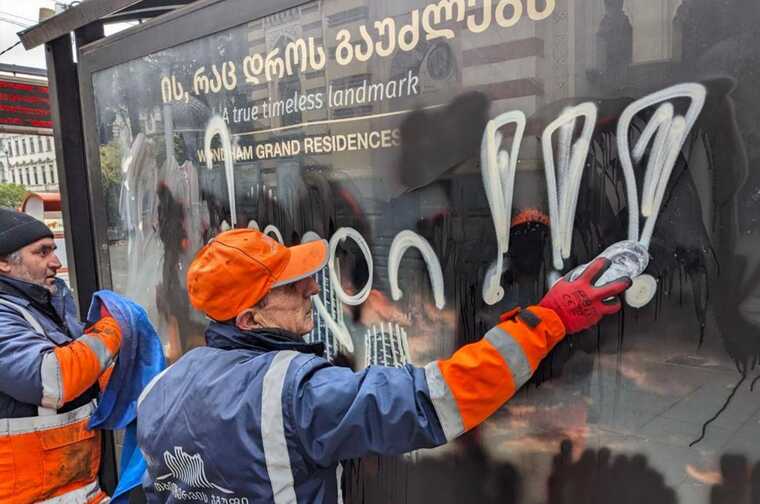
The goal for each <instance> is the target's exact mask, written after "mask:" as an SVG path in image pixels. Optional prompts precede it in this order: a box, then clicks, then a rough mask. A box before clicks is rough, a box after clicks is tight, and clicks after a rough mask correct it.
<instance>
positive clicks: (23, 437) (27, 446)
mask: <svg viewBox="0 0 760 504" xmlns="http://www.w3.org/2000/svg"><path fill="white" fill-rule="evenodd" d="M3 304H4V305H6V306H10V305H11V304H12V303H9V302H8V301H5V302H4V303H3ZM12 307H13V308H14V309H16V310H17V311H18V312H19V313H20V314H21V315H22V316H23V317H24V319H25V320H26V321H27V322H29V324H30V325H31V326H32V328H34V329H35V330H36V331H37V332H41V334H44V331H42V329H41V326H40V324H39V322H38V321H37V320H35V319H34V316H33V315H32V314H31V313H30V312H29V311H28V310H27V309H25V308H24V307H22V306H18V305H15V304H13V306H12ZM95 406H96V402H95V401H92V402H90V403H89V404H86V405H84V406H82V407H80V408H77V409H75V410H73V411H69V412H67V413H61V414H57V412H56V411H55V410H49V409H45V408H40V409H39V411H40V416H36V417H27V418H5V419H0V502H3V503H14V504H16V503H18V504H22V503H31V502H44V503H61V504H63V503H66V504H69V503H76V504H79V503H81V504H91V503H101V502H108V496H107V495H106V494H105V493H103V492H102V491H101V490H100V486H99V484H98V470H99V468H100V432H97V431H91V430H88V429H87V424H88V422H89V419H90V415H91V414H92V412H93V411H94V410H95Z"/></svg>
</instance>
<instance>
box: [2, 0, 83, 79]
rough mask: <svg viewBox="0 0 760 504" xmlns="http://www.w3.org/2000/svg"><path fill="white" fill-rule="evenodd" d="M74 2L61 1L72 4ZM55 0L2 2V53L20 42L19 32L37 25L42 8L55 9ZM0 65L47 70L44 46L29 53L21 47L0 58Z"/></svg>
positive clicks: (60, 1)
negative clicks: (7, 64) (6, 64)
mask: <svg viewBox="0 0 760 504" xmlns="http://www.w3.org/2000/svg"><path fill="white" fill-rule="evenodd" d="M71 2H72V0H59V3H65V4H70V3H71ZM54 6H55V1H54V0H0V51H3V50H4V49H6V48H7V47H9V46H11V45H12V44H14V43H15V42H17V41H18V36H17V35H16V33H17V32H19V31H21V30H23V29H24V27H28V26H32V25H34V24H36V23H37V20H38V19H39V15H40V8H41V7H47V8H49V9H53V8H54ZM0 63H9V64H11V65H24V66H30V67H35V68H45V51H44V49H43V48H42V46H40V47H37V48H35V49H32V50H31V51H27V50H25V49H24V47H23V46H21V45H19V46H17V47H15V48H14V49H12V50H11V51H9V52H7V53H5V54H3V55H2V56H0Z"/></svg>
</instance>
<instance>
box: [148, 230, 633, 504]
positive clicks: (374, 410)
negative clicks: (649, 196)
mask: <svg viewBox="0 0 760 504" xmlns="http://www.w3.org/2000/svg"><path fill="white" fill-rule="evenodd" d="M327 259H328V247H327V243H326V242H325V241H324V240H320V241H313V242H309V243H305V244H302V245H297V246H293V247H285V246H283V245H281V244H280V243H278V242H277V241H275V240H273V239H271V238H269V237H268V236H266V235H264V234H262V233H260V232H258V231H254V230H249V229H245V230H243V229H241V230H234V231H229V232H226V233H222V234H220V235H219V236H217V237H216V238H215V239H214V240H212V241H211V242H210V243H209V244H208V245H206V246H205V247H204V248H203V249H201V251H200V252H199V253H198V254H197V256H196V258H195V260H194V261H193V263H192V265H191V266H190V268H189V271H188V275H187V280H188V282H187V285H188V292H189V295H190V300H191V302H192V304H193V305H194V306H195V307H196V308H197V309H199V310H201V311H203V312H204V313H206V315H207V316H208V317H209V318H210V319H211V320H212V321H211V323H210V324H209V327H208V330H207V332H206V340H207V343H208V346H206V347H203V348H197V349H195V350H192V351H190V352H188V353H187V354H186V355H184V356H183V357H182V358H180V359H179V360H178V361H177V362H176V363H175V364H174V365H172V366H171V367H170V368H168V369H167V370H166V371H165V372H164V373H163V374H162V375H160V376H158V377H156V379H154V380H153V381H152V382H151V383H150V384H149V385H148V386H147V387H146V388H145V390H144V391H143V394H142V395H141V397H140V400H139V402H138V442H139V444H140V448H141V450H142V451H143V453H144V454H145V458H146V460H147V461H148V475H147V478H146V481H145V488H146V493H147V495H148V499H149V501H151V502H185V501H189V500H195V501H199V502H228V503H230V502H235V503H240V504H246V503H254V502H256V503H275V504H285V503H288V504H295V503H303V504H306V503H309V504H313V503H330V504H334V503H336V502H339V499H340V467H341V466H340V464H339V463H340V461H341V460H345V459H351V458H356V457H361V456H363V455H367V454H382V455H392V454H400V453H404V452H407V451H410V450H414V449H418V448H430V447H434V446H438V445H441V444H444V443H446V442H447V441H450V440H452V439H454V438H456V437H457V436H459V435H461V434H462V433H464V432H465V431H467V430H469V429H472V428H473V427H475V426H476V425H478V424H479V423H481V422H482V421H483V420H485V419H486V418H487V417H488V416H489V415H491V414H492V413H494V412H495V411H496V410H497V409H499V408H500V407H501V406H502V405H503V404H504V403H505V402H506V401H507V400H508V399H509V398H510V397H512V396H513V395H514V394H515V392H516V391H517V390H518V389H519V388H520V387H521V386H522V385H523V384H525V383H526V382H527V381H528V379H529V378H530V377H531V375H532V373H533V372H534V371H535V370H536V367H537V366H538V364H539V362H540V361H541V359H543V358H544V357H545V356H546V355H547V353H548V352H549V351H550V350H551V349H552V348H553V347H554V345H556V344H557V342H558V341H560V340H561V339H562V338H563V337H564V336H565V334H566V333H573V332H577V331H581V330H583V329H586V328H589V327H591V326H593V325H594V324H596V323H597V322H598V321H599V320H600V319H601V318H602V317H603V316H604V315H607V314H611V313H615V312H617V311H618V310H619V309H620V303H619V300H617V298H616V296H618V295H619V294H621V293H622V292H623V291H624V290H625V289H627V288H628V287H629V286H630V284H631V280H630V279H629V278H625V277H624V278H619V279H616V280H614V281H613V282H610V283H607V284H605V285H602V286H595V285H594V283H595V281H596V279H598V278H599V276H600V275H601V274H602V273H603V272H604V271H605V270H606V269H607V268H608V266H609V261H608V260H607V259H599V260H596V261H594V262H592V263H591V264H590V265H589V266H588V267H587V268H586V270H585V271H584V272H583V274H582V275H580V276H579V277H578V278H576V279H575V280H573V281H569V280H568V279H561V280H560V281H559V282H558V283H556V284H555V285H554V286H553V287H552V289H551V290H550V291H549V292H548V294H547V295H546V296H545V297H544V298H543V299H542V300H541V302H540V303H538V305H536V306H531V307H528V308H526V309H523V310H521V309H514V310H512V311H510V312H508V313H505V314H504V315H503V316H502V318H501V322H500V323H499V324H498V325H497V326H496V327H494V328H493V329H491V330H490V331H488V333H486V335H485V337H484V338H483V339H482V340H480V341H479V342H477V343H473V344H470V345H467V346H464V347H462V348H460V349H459V350H457V352H456V353H454V355H452V356H451V357H450V358H449V359H445V360H440V361H436V362H431V363H430V364H428V365H427V366H425V367H423V368H418V367H413V366H411V365H407V366H406V367H404V368H389V367H369V368H367V369H365V370H364V371H361V372H358V373H355V372H353V371H351V370H350V369H347V368H343V367H336V366H332V365H331V364H330V363H329V362H328V361H326V360H325V359H324V358H323V357H322V351H323V347H322V345H321V344H308V343H305V342H304V341H303V339H302V336H303V335H304V334H306V333H308V332H309V331H310V330H311V329H312V327H313V322H312V312H311V310H312V308H311V297H312V296H313V295H315V294H317V293H318V292H319V288H318V286H317V283H316V281H315V280H314V278H313V277H312V275H314V274H315V273H316V272H317V271H319V270H320V269H322V268H323V267H324V266H325V264H326V262H327Z"/></svg>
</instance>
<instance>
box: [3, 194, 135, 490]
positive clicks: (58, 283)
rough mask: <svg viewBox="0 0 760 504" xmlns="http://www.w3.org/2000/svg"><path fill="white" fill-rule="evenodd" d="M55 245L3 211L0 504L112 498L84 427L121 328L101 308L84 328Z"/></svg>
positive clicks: (34, 224)
mask: <svg viewBox="0 0 760 504" xmlns="http://www.w3.org/2000/svg"><path fill="white" fill-rule="evenodd" d="M55 248H56V245H55V241H54V240H53V233H52V232H51V231H50V229H49V228H48V227H47V226H46V225H45V224H44V223H42V222H40V221H39V220H37V219H35V218H33V217H31V216H29V215H26V214H23V213H20V212H16V211H13V210H7V209H0V502H9V503H27V502H42V501H44V502H61V503H63V502H72V503H74V502H76V503H95V502H105V501H107V496H106V495H105V494H104V493H103V492H102V491H101V490H100V487H99V485H98V469H99V468H100V433H99V432H97V431H91V430H88V429H87V425H88V422H89V418H90V415H91V413H92V412H93V411H94V410H95V400H96V399H97V397H98V392H99V389H98V380H99V379H101V378H102V377H103V376H104V374H105V373H106V371H107V370H108V369H109V368H110V366H111V363H112V362H113V360H114V358H115V357H116V354H117V353H118V351H119V347H120V345H121V330H120V328H119V325H118V324H117V322H116V321H115V320H114V319H113V318H112V317H111V316H110V314H109V313H107V312H106V311H105V310H104V311H102V312H101V318H100V320H99V321H97V322H96V323H95V324H94V325H92V326H90V327H89V328H87V329H85V328H84V326H83V324H81V323H80V322H79V320H78V319H77V316H76V305H75V304H74V299H73V298H72V296H71V291H70V290H69V289H68V287H67V286H66V284H65V283H64V282H63V280H61V279H60V278H57V277H56V274H57V272H58V270H59V269H60V268H61V263H60V261H59V260H58V257H56V253H55Z"/></svg>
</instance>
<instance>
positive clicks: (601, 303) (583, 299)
mask: <svg viewBox="0 0 760 504" xmlns="http://www.w3.org/2000/svg"><path fill="white" fill-rule="evenodd" d="M609 267H610V261H609V259H606V258H604V257H600V258H598V259H596V260H594V261H593V262H592V263H591V264H589V265H588V267H587V268H586V270H585V271H584V272H583V274H582V275H581V276H579V277H578V278H576V279H575V280H573V281H572V282H570V281H568V280H567V278H565V277H563V278H561V279H560V280H559V282H557V283H556V284H554V286H552V288H551V289H549V292H547V293H546V296H544V298H543V299H542V300H541V302H540V303H539V306H543V307H545V308H550V309H551V310H554V312H555V313H556V314H557V316H558V317H559V318H560V320H562V323H563V324H564V325H565V330H566V331H567V333H568V334H573V333H577V332H580V331H583V330H585V329H588V328H589V327H593V326H594V325H596V324H597V323H598V322H599V321H600V320H601V319H602V317H604V316H605V315H612V314H613V313H617V312H618V311H620V299H618V298H617V296H618V295H619V294H622V293H623V292H624V291H625V290H626V289H627V288H628V287H630V286H631V283H632V282H631V279H630V278H628V277H623V278H620V279H618V280H614V281H612V282H609V283H607V284H605V285H602V286H599V287H596V286H595V285H594V282H596V281H597V280H598V279H599V277H600V276H602V274H603V273H604V272H605V271H606V270H607V268H609Z"/></svg>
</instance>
